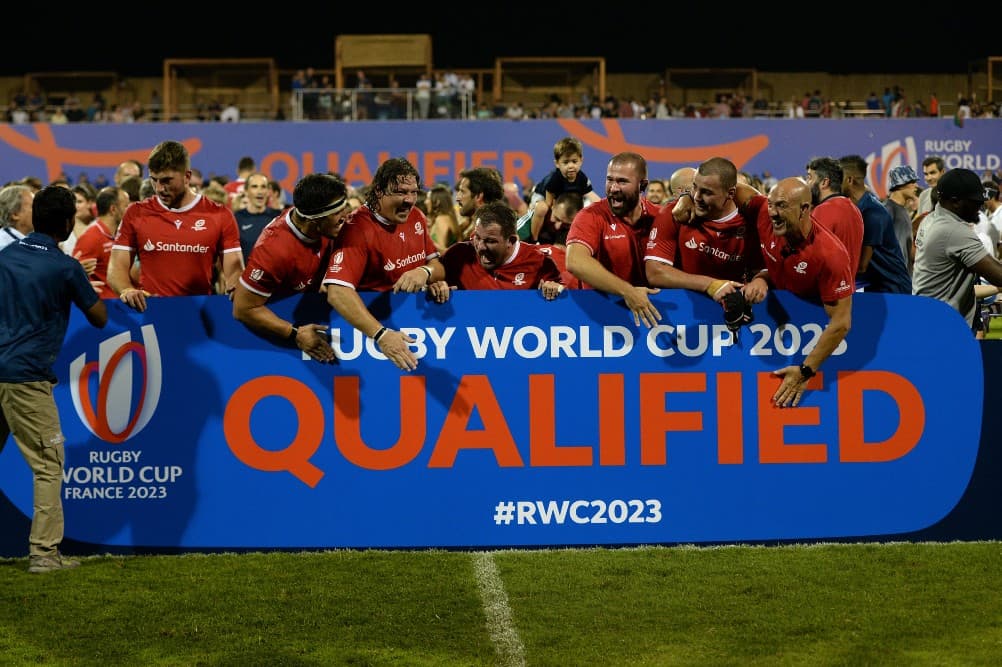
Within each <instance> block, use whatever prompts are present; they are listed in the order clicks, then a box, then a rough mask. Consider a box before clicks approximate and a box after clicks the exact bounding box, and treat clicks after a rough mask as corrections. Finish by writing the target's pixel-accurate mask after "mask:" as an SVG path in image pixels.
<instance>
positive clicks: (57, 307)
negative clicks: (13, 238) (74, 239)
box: [0, 186, 108, 574]
mask: <svg viewBox="0 0 1002 667" xmlns="http://www.w3.org/2000/svg"><path fill="white" fill-rule="evenodd" d="M31 212H32V221H33V223H34V227H35V231H33V232H31V233H30V234H28V235H27V236H26V237H24V238H23V239H20V240H19V241H17V242H16V243H12V244H10V245H9V246H7V247H6V248H4V249H3V250H2V251H0V448H2V447H3V445H4V444H5V443H6V441H7V435H8V433H13V434H14V440H15V442H17V446H18V447H19V448H20V450H21V454H22V455H23V456H24V459H25V461H27V463H28V466H29V467H30V468H31V474H32V477H33V478H34V513H33V516H32V519H31V535H30V536H29V539H28V556H29V558H28V572H31V573H34V574H38V573H43V572H52V571H54V570H63V569H68V568H73V567H77V566H78V565H79V564H80V563H79V561H76V560H72V559H69V558H64V557H63V556H62V554H60V553H59V544H60V543H61V542H62V540H63V525H64V524H63V504H62V499H61V497H60V492H61V488H62V479H63V460H64V452H63V442H64V440H65V438H64V437H63V432H62V427H61V426H60V423H59V411H58V410H57V408H56V402H55V400H54V399H53V397H52V386H53V385H54V384H55V383H56V376H55V375H54V374H53V372H52V363H53V362H54V361H55V360H56V357H57V356H59V350H60V348H61V347H62V345H63V339H64V338H65V337H66V328H67V326H68V325H69V319H70V304H76V306H77V307H78V308H79V309H80V310H81V311H83V313H84V315H85V316H86V317H87V320H88V321H89V322H90V323H91V324H93V325H94V326H96V327H104V325H105V324H106V323H107V322H108V311H107V308H106V307H105V304H104V302H103V301H101V300H100V299H99V298H98V295H97V293H96V292H95V291H94V288H93V287H92V286H91V284H90V281H89V280H88V279H87V274H86V273H85V272H84V270H83V267H82V266H81V265H80V262H78V261H77V260H75V259H74V258H72V257H70V256H69V255H66V254H65V253H63V251H62V250H60V249H59V245H58V244H59V243H61V242H62V241H65V240H66V237H68V236H69V234H70V230H72V229H73V217H74V215H75V213H76V200H75V199H74V196H73V192H72V191H70V190H69V189H68V188H64V187H61V186H48V187H45V188H42V189H41V190H40V191H39V192H38V193H37V194H36V195H35V198H34V201H33V202H32V207H31Z"/></svg>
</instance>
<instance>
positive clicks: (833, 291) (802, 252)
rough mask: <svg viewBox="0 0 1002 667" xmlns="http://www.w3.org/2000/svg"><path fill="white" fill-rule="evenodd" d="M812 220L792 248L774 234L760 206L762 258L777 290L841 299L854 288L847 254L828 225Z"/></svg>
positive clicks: (830, 299) (768, 219)
mask: <svg viewBox="0 0 1002 667" xmlns="http://www.w3.org/2000/svg"><path fill="white" fill-rule="evenodd" d="M811 222H812V224H811V232H810V233H809V234H808V235H807V236H806V238H805V239H804V240H803V241H802V242H801V243H799V244H798V245H797V246H796V247H794V248H791V247H790V245H789V244H788V243H787V241H786V237H785V236H782V237H780V236H776V235H775V234H773V232H772V219H771V218H770V217H769V212H768V211H767V210H765V209H763V210H762V211H761V212H760V213H759V217H758V231H759V235H760V236H761V237H762V259H763V260H765V268H766V269H768V270H769V280H770V281H771V282H772V284H773V285H774V286H775V288H776V289H782V290H788V291H790V292H793V293H794V294H797V295H798V296H802V297H805V298H808V299H819V300H821V301H822V302H825V303H832V302H834V301H838V300H839V299H844V298H845V297H847V296H850V295H852V293H853V292H854V291H855V289H856V287H855V284H854V283H853V274H852V268H851V267H850V265H849V261H850V260H849V253H848V252H846V250H845V246H844V245H843V244H842V241H840V240H839V239H838V237H837V236H835V234H833V233H832V232H831V231H829V230H828V228H827V227H825V226H824V225H821V224H819V223H818V221H817V220H815V219H813V218H812V219H811Z"/></svg>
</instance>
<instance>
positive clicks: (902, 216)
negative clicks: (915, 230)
mask: <svg viewBox="0 0 1002 667" xmlns="http://www.w3.org/2000/svg"><path fill="white" fill-rule="evenodd" d="M884 208H885V209H887V212H888V213H890V214H891V220H892V221H893V222H894V237H895V238H896V239H897V240H898V245H899V246H901V257H902V258H904V260H905V265H909V264H911V259H912V216H911V215H910V214H909V213H908V209H906V208H905V207H904V206H902V205H901V204H899V203H897V202H896V201H894V200H893V199H891V198H890V197H888V198H887V199H885V200H884Z"/></svg>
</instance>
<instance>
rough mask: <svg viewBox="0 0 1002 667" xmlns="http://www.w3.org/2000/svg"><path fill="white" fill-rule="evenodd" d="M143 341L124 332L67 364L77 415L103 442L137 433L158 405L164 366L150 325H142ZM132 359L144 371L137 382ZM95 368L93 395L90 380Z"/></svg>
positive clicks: (117, 439) (113, 441) (155, 336)
mask: <svg viewBox="0 0 1002 667" xmlns="http://www.w3.org/2000/svg"><path fill="white" fill-rule="evenodd" d="M142 334H143V342H142V343H138V342H134V341H133V340H132V333H131V332H129V331H123V332H122V333H120V334H116V335H115V336H112V337H111V338H108V339H106V340H104V341H102V342H101V344H100V345H99V346H98V353H97V359H96V360H95V361H89V362H88V361H87V358H86V357H87V355H86V354H81V355H80V356H79V357H77V358H76V359H74V360H73V362H72V363H71V364H70V382H69V385H70V394H71V395H72V397H73V407H74V408H75V409H76V412H77V416H79V417H80V421H82V422H83V423H84V425H85V426H86V427H87V429H88V430H89V431H90V432H91V433H93V434H94V435H96V436H97V437H99V438H101V439H102V440H104V441H105V442H110V443H114V444H119V443H122V442H125V441H126V440H128V439H129V438H131V437H132V436H134V435H136V434H137V433H139V432H140V431H142V430H143V428H144V427H145V426H146V424H148V423H149V421H150V418H152V417H153V413H154V412H155V411H156V409H157V404H158V403H159V402H160V388H161V383H162V379H163V366H162V363H161V361H160V344H159V342H158V341H157V332H156V330H155V329H154V327H153V325H152V324H146V325H143V327H142ZM134 361H138V362H139V367H140V369H141V371H142V374H141V375H140V376H139V382H138V384H137V383H136V380H135V375H136V373H135V371H134ZM95 373H97V378H96V380H97V382H96V384H97V396H96V397H95V396H93V395H92V394H91V389H92V387H91V384H92V383H91V379H92V376H93V375H94V374H95Z"/></svg>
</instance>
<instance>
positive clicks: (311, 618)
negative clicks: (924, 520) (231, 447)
mask: <svg viewBox="0 0 1002 667" xmlns="http://www.w3.org/2000/svg"><path fill="white" fill-rule="evenodd" d="M0 591H2V593H0V595H2V598H3V603H2V605H0V618H2V620H0V664H2V665H95V666H101V667H110V666H112V665H129V666H135V665H186V666H187V665H234V666H237V665H240V666H243V665H269V666H271V665H296V666H305V665H464V666H465V665H602V666H609V665H631V666H632V665H995V664H999V661H1000V660H1002V595H1000V593H1002V543H998V542H977V543H951V544H931V543H922V544H911V543H898V544H867V545H842V544H837V545H833V544H827V545H808V546H777V547H751V546H734V547H713V548H696V547H670V548H668V547H643V548H633V549H567V550H545V551H496V552H448V551H329V552H310V553H249V554H214V555H204V554H191V555H183V556H129V557H120V556H97V557H89V558H85V559H84V561H83V565H82V566H81V567H80V568H78V569H76V570H71V571H62V572H53V573H49V574H44V575H30V574H28V573H27V559H26V558H19V559H5V560H0Z"/></svg>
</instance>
